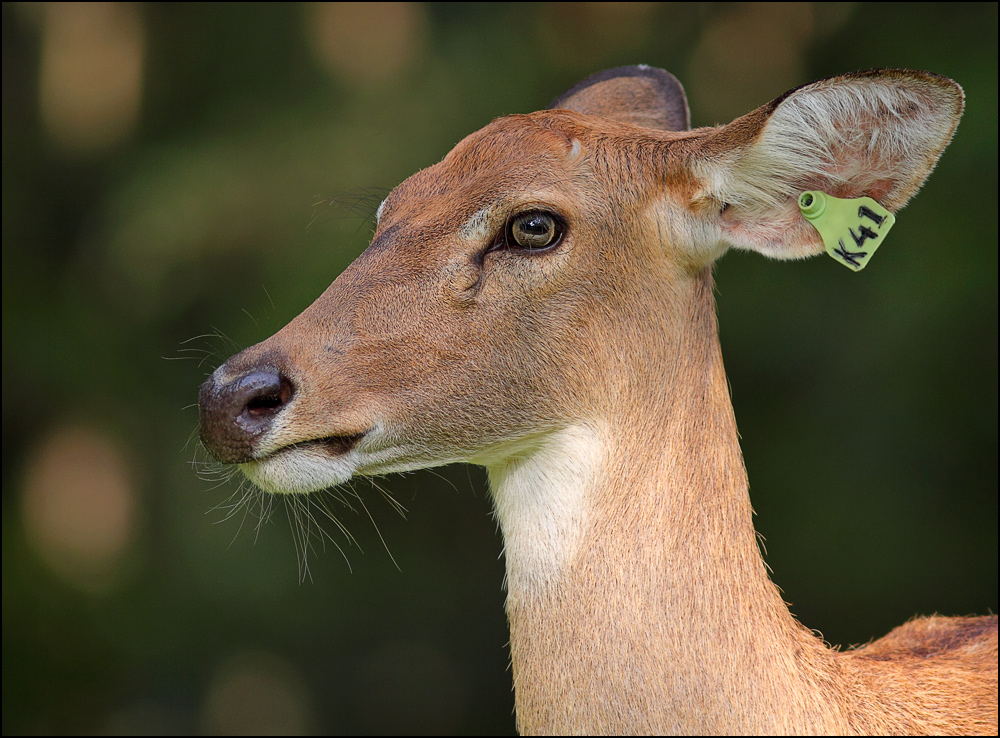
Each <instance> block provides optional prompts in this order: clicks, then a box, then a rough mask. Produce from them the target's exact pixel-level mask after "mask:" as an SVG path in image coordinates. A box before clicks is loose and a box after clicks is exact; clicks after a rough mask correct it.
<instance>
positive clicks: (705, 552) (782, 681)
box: [490, 270, 843, 734]
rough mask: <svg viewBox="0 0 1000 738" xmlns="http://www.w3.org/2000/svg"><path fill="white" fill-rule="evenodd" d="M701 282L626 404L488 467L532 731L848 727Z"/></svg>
mask: <svg viewBox="0 0 1000 738" xmlns="http://www.w3.org/2000/svg"><path fill="white" fill-rule="evenodd" d="M690 287H691V289H690V294H689V295H688V297H687V299H686V301H685V302H686V304H685V310H686V311H687V312H688V314H687V316H683V315H682V319H681V320H679V321H678V325H682V326H685V327H684V328H682V329H680V330H675V329H671V330H670V331H667V332H666V334H667V335H672V336H675V337H676V340H675V341H663V342H661V345H660V346H659V350H660V351H661V352H662V353H663V356H662V357H647V360H648V364H647V366H650V365H651V366H655V367H658V368H659V370H660V371H658V372H648V371H645V372H644V371H640V374H643V375H645V377H646V379H647V380H648V381H646V380H640V381H632V382H629V383H627V385H628V387H629V389H628V390H627V391H624V392H619V393H617V394H615V396H614V404H615V405H617V407H618V411H617V412H616V411H615V408H613V407H609V408H606V409H605V411H604V412H602V413H600V414H599V415H595V417H593V418H589V419H585V420H582V421H580V422H578V423H574V424H571V425H569V426H567V427H565V428H563V429H560V430H558V431H556V432H553V433H551V434H548V435H547V436H546V437H545V438H544V439H542V440H541V441H539V442H538V444H537V445H536V447H535V448H533V449H532V450H530V451H529V452H526V453H524V454H521V455H519V457H518V458H516V459H513V460H508V461H507V462H505V463H504V464H502V465H496V466H494V467H492V468H490V479H491V484H492V486H493V494H494V501H495V506H496V511H497V516H498V518H499V520H500V524H501V528H502V530H503V535H504V543H505V556H506V564H507V586H508V599H507V613H508V619H509V622H510V629H511V654H512V661H513V672H514V687H515V699H516V706H517V716H518V725H519V729H520V730H521V731H522V732H526V733H536V732H541V733H548V732H561V733H573V732H589V733H606V732H613V733H632V734H640V733H645V732H658V733H663V732H679V733H700V734H708V733H730V732H747V731H748V730H750V731H752V732H755V733H765V732H776V731H781V730H782V728H783V726H788V729H791V728H792V726H798V729H799V730H801V727H802V726H803V725H811V726H813V727H815V729H816V730H817V731H829V732H832V731H833V730H837V731H838V732H843V725H842V724H841V723H840V722H839V721H835V722H834V723H830V722H829V719H830V718H829V717H828V716H829V715H830V709H829V707H828V706H827V705H826V704H825V701H824V698H823V694H824V692H825V691H828V690H824V683H825V682H827V681H828V680H829V679H830V678H831V676H830V672H831V670H832V669H833V668H834V666H833V664H832V662H831V660H830V655H829V653H828V651H827V649H826V648H825V647H824V646H823V645H822V644H821V643H820V642H819V641H818V640H817V639H816V638H815V637H813V636H812V635H811V634H810V633H808V632H807V631H806V630H805V629H804V628H802V627H801V626H800V625H799V624H798V623H797V622H796V621H795V620H794V619H793V618H792V617H791V615H790V614H789V612H788V609H787V607H786V606H785V604H784V603H783V601H782V600H781V597H780V595H779V593H778V591H777V589H776V587H775V586H774V585H773V583H772V582H771V581H770V580H769V578H768V576H767V574H766V572H765V568H764V563H763V561H762V559H761V556H760V553H759V551H758V548H757V541H756V534H755V532H754V528H753V524H752V520H751V516H752V510H751V507H750V499H749V494H748V489H747V481H746V473H745V470H744V465H743V458H742V453H741V451H740V448H739V443H738V440H737V433H736V424H735V419H734V416H733V410H732V404H731V401H730V398H729V391H728V385H727V382H726V377H725V372H724V369H723V366H722V357H721V351H720V348H719V343H718V338H717V327H716V319H715V305H714V298H713V295H712V279H711V273H710V271H709V270H705V271H704V272H703V273H702V274H701V275H699V276H698V278H697V279H695V280H694V281H693V282H692V283H691V285H690ZM685 310H682V311H681V313H684V312H685ZM674 328H676V326H675V327H674ZM680 357H683V359H681V358H680ZM657 373H658V374H659V376H655V375H656V374H657ZM612 394H614V393H612ZM629 395H631V396H629Z"/></svg>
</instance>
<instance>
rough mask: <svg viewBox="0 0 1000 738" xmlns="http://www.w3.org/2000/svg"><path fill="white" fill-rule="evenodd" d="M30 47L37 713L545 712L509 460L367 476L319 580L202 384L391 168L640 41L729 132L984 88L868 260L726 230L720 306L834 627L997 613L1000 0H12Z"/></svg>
mask: <svg viewBox="0 0 1000 738" xmlns="http://www.w3.org/2000/svg"><path fill="white" fill-rule="evenodd" d="M74 8H75V9H74ZM2 53H3V456H4V459H5V460H6V463H5V464H4V465H3V732H4V733H5V734H9V733H40V734H48V733H90V732H102V733H120V734H135V733H138V734H147V733H150V734H151V733H171V734H172V733H182V734H184V733H205V732H207V733H247V732H279V733H298V732H302V733H324V734H325V733H377V734H384V733H388V734H393V733H398V732H416V733H419V732H427V733H441V732H453V733H463V732H469V733H505V732H508V733H509V732H511V731H512V730H513V717H512V707H513V698H512V694H511V688H510V675H509V672H508V669H507V667H508V654H507V651H506V647H505V644H506V641H507V634H506V624H505V619H504V614H503V598H504V595H503V591H502V588H501V584H502V578H503V563H502V560H501V559H500V555H501V542H500V540H499V537H498V535H497V533H496V531H495V525H494V522H493V520H492V519H491V518H490V516H489V501H488V493H487V490H486V485H485V476H484V474H483V473H482V471H481V470H479V469H476V468H465V467H452V468H447V469H443V470H439V471H437V472H425V473H420V474H413V475H409V476H406V477H396V478H389V479H385V480H379V481H378V486H377V487H374V486H373V485H371V484H370V483H366V482H361V483H358V484H357V485H356V487H355V488H354V492H355V493H356V496H355V497H350V496H348V498H347V499H349V500H350V501H351V502H352V504H353V508H347V507H344V506H343V505H339V503H337V502H335V501H334V502H332V503H331V504H332V505H333V508H334V510H335V512H336V513H337V516H338V517H339V519H340V520H341V521H342V522H343V523H344V524H345V525H347V526H348V527H349V529H350V531H351V533H352V534H353V535H354V536H355V537H356V539H357V540H356V542H355V543H352V542H351V541H349V540H348V539H347V538H345V536H344V535H343V534H342V533H341V532H340V531H339V530H338V529H337V526H335V525H334V524H333V523H332V522H330V521H326V522H325V525H324V528H325V529H326V530H327V532H328V534H329V536H330V540H327V541H326V546H325V549H326V550H325V553H324V552H323V551H322V550H316V551H313V552H311V553H310V554H309V557H308V561H307V564H308V568H309V572H308V576H307V577H306V581H305V583H304V584H300V581H299V567H301V565H302V560H301V553H299V554H298V555H297V553H296V548H295V546H296V542H295V540H294V538H293V536H292V535H291V534H290V532H289V530H288V529H287V528H286V527H285V525H284V522H283V519H284V518H285V516H286V514H285V513H286V511H284V510H282V509H281V507H282V505H281V504H280V503H275V510H274V514H273V515H272V516H271V518H270V519H269V520H267V521H266V522H264V523H263V524H259V520H258V516H257V515H256V514H255V513H254V512H251V513H250V514H249V515H247V516H245V517H243V516H242V515H237V516H235V517H234V518H233V519H226V513H227V509H228V508H227V505H228V504H232V502H233V501H234V500H231V499H230V495H232V494H234V493H236V494H237V495H239V494H240V493H239V492H237V485H236V483H235V482H225V481H222V482H221V483H212V482H208V481H205V480H204V479H201V478H199V477H198V475H197V473H196V472H197V463H196V462H197V461H199V460H203V459H204V454H203V452H199V451H198V449H197V441H196V426H197V408H196V406H195V400H196V396H197V389H198V386H199V384H200V383H201V382H202V381H203V379H204V378H205V377H206V376H207V375H208V373H210V371H211V370H212V369H213V368H214V367H215V366H216V365H218V364H219V363H221V361H223V360H224V359H225V357H226V356H228V355H229V354H230V353H232V352H233V351H235V350H236V349H238V348H241V347H243V346H246V345H249V344H251V343H254V342H256V341H258V340H261V339H263V338H265V337H267V336H268V335H270V334H271V333H272V332H273V331H274V330H276V329H277V328H279V327H280V326H281V325H283V324H284V323H285V322H287V321H288V320H289V319H291V318H292V317H294V316H295V315H296V314H297V313H298V312H299V311H300V310H301V309H303V308H304V307H305V306H306V305H308V304H309V302H310V301H311V300H312V299H313V298H314V297H315V296H317V295H318V294H319V293H320V292H321V291H322V290H323V288H324V287H325V286H326V285H327V284H328V283H329V282H330V281H331V280H332V279H333V278H334V277H335V276H336V275H337V273H338V272H339V271H340V270H341V269H342V268H343V267H344V266H345V265H346V264H347V263H349V262H350V260H351V259H352V258H354V257H355V256H356V255H357V254H358V253H360V251H361V250H362V249H363V248H364V246H365V244H366V240H367V238H368V237H369V235H370V232H371V225H372V219H371V217H370V215H371V213H372V212H373V211H374V209H375V207H376V206H377V204H378V202H379V200H380V199H381V197H382V196H383V195H384V193H385V192H387V191H388V190H389V189H391V188H392V187H393V186H394V185H395V184H397V183H398V182H400V181H401V180H403V179H404V178H405V177H406V176H408V175H409V174H411V173H412V172H413V171H415V170H417V169H418V168H420V167H424V166H427V165H429V164H431V163H433V162H435V161H437V160H438V159H440V158H441V157H442V156H443V155H444V154H445V153H446V152H447V151H448V150H449V148H450V147H451V146H453V145H454V143H455V142H457V141H458V140H459V139H461V138H462V137H463V136H464V135H466V134H467V133H469V132H471V131H473V130H475V129H476V128H479V127H481V126H482V125H484V124H486V123H487V122H489V121H490V120H491V119H492V118H493V117H496V116H499V115H503V114H506V113H513V112H526V111H530V110H536V109H538V108H541V107H544V106H545V105H547V104H548V102H549V101H550V100H551V99H552V98H554V97H555V96H556V95H557V94H558V93H560V92H562V91H563V90H565V89H567V88H568V87H569V86H571V85H572V84H573V83H575V82H576V81H578V80H579V79H581V78H582V77H584V76H586V75H587V74H590V73H592V72H594V71H597V70H599V69H602V68H606V67H610V66H616V65H620V64H627V63H636V62H642V63H647V64H652V65H656V66H661V67H665V68H667V69H670V70H672V71H673V72H674V73H675V74H677V76H678V77H679V78H680V79H681V80H682V81H683V82H684V83H685V84H686V85H687V87H688V90H689V95H690V99H691V106H692V113H693V119H694V121H695V123H696V125H707V124H714V123H717V122H726V121H728V120H731V119H732V118H734V117H736V116H738V115H740V114H742V113H744V112H746V111H747V110H749V109H751V108H752V107H755V106H756V105H759V104H763V103H764V102H766V101H768V100H769V99H771V98H772V97H774V96H776V95H778V94H780V93H782V92H783V91H785V90H786V89H788V88H789V87H792V86H794V85H798V84H801V83H804V82H807V81H809V80H811V79H816V78H819V77H823V76H829V75H834V74H839V73H843V72H846V71H851V70H855V69H864V68H874V67H890V66H891V67H913V68H922V69H929V70H932V71H935V72H938V73H941V74H945V75H948V76H950V77H952V78H954V79H956V80H958V81H959V82H960V83H961V84H962V85H963V86H964V87H965V90H966V93H967V96H968V107H967V111H966V114H965V118H964V121H963V123H962V125H961V126H960V128H959V130H958V134H957V136H956V138H955V141H954V142H953V144H952V145H951V147H950V148H949V149H948V151H947V152H946V153H945V155H944V157H943V159H942V161H941V163H940V165H939V167H938V169H937V171H936V172H935V173H934V175H933V176H932V177H931V178H930V180H929V181H928V184H927V185H926V187H925V189H924V191H923V193H922V194H921V195H919V196H918V197H917V198H916V199H915V201H914V202H913V203H912V204H911V205H910V206H909V207H908V208H907V209H906V210H905V211H903V212H902V213H901V215H900V218H899V223H898V225H897V226H896V230H895V231H894V232H893V235H892V238H891V239H890V242H889V243H888V244H887V246H886V247H884V248H883V249H882V250H880V252H879V253H878V255H877V258H876V259H875V260H874V263H873V264H872V265H871V266H870V267H869V268H868V269H867V270H866V271H865V273H864V274H862V275H855V274H851V273H849V272H848V271H847V270H845V269H842V268H839V267H837V266H835V265H834V264H833V262H832V261H830V260H828V259H814V260H811V261H809V262H803V263H768V262H766V261H765V260H764V259H761V258H759V257H755V256H748V255H742V254H730V255H728V256H726V257H725V258H724V259H723V260H722V261H721V262H720V264H719V267H718V271H717V274H718V291H719V311H720V322H721V325H722V339H723V346H724V351H725V354H726V358H727V366H728V369H729V374H730V378H731V383H732V387H733V397H734V402H735V405H736V413H737V418H738V420H739V421H740V428H741V432H742V434H743V437H744V443H743V446H744V451H745V454H746V457H747V466H748V469H749V473H750V480H751V485H752V492H753V500H754V505H755V507H756V510H757V513H758V519H757V522H758V527H759V529H760V531H761V532H762V533H763V534H764V536H765V537H766V539H767V559H768V562H769V564H770V565H771V566H772V568H773V569H774V572H775V579H776V581H777V582H778V584H779V585H780V586H781V587H782V589H783V591H784V594H785V597H786V599H788V600H789V601H790V602H791V603H792V609H793V611H794V612H795V613H796V614H797V615H798V616H799V617H800V618H801V619H802V621H803V622H804V623H806V624H807V625H809V626H810V627H813V628H816V629H818V630H820V631H822V633H823V634H824V636H825V637H826V638H827V640H829V641H831V642H834V643H843V644H850V643H857V642H864V641H866V640H868V639H869V638H871V637H874V636H878V635H881V634H883V633H884V632H886V631H888V630H889V629H890V628H891V627H893V626H894V625H897V624H899V623H901V622H903V621H904V620H906V619H907V618H909V617H910V616H912V615H914V614H917V613H930V612H942V613H948V614H970V613H986V612H996V608H997V247H996V241H997V237H996V221H995V218H996V202H997V6H996V4H971V5H959V4H954V3H949V4H920V5H907V4H900V3H896V4H886V5H866V4H855V3H814V4H812V3H801V4H764V5H754V4H746V5H744V4H728V3H727V4H720V5H713V4H694V5H685V4H658V3H571V4H530V5H526V4H500V3H496V4H484V3H473V4H451V3H448V4H441V5H436V4H431V5H419V4H418V5H399V4H392V3H387V4H375V5H371V6H366V7H364V8H361V9H359V8H356V7H353V6H338V5H305V6H297V5H292V4H272V5H256V4H252V5H236V4H208V5H183V4H181V5H175V4H151V5H141V6H132V5H119V6H110V5H102V4H68V3H67V4H59V3H54V4H40V5H31V4H4V6H3V52H2ZM991 213H992V215H991ZM991 244H992V245H991ZM177 359H185V360H183V361H180V360H177ZM192 462H195V463H192ZM382 491H385V492H386V493H387V494H391V496H392V497H394V498H395V499H397V500H399V501H400V502H401V503H402V504H403V505H405V506H406V507H407V508H408V510H409V512H408V514H407V517H408V519H407V520H403V519H401V518H400V517H398V516H397V515H396V514H395V513H394V512H393V511H392V506H391V505H390V504H387V502H386V500H385V499H384V498H383V494H382ZM236 499H238V496H237V498H236ZM227 500H228V502H227ZM300 512H301V511H300ZM313 512H314V513H315V514H319V513H316V510H315V509H314V510H313ZM373 523H374V525H373ZM376 528H377V530H376ZM383 540H384V541H385V545H386V546H387V547H388V550H389V551H391V558H390V556H389V555H388V554H387V553H386V549H385V548H384V547H383ZM310 542H311V544H312V545H314V546H315V547H316V548H317V549H320V548H322V547H321V546H320V544H321V543H322V542H323V538H322V537H321V536H320V535H318V534H316V535H314V536H313V537H312V539H311V541H310ZM337 548H341V549H343V556H341V553H340V552H338V551H337ZM361 550H363V551H364V554H362V552H361ZM345 559H346V561H345ZM394 562H395V563H394ZM396 564H398V569H397V566H396Z"/></svg>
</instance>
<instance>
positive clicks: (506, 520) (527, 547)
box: [489, 425, 606, 591]
mask: <svg viewBox="0 0 1000 738" xmlns="http://www.w3.org/2000/svg"><path fill="white" fill-rule="evenodd" d="M605 457H606V452H605V444H604V441H603V439H602V438H601V436H600V434H599V433H598V432H597V431H596V430H595V429H594V428H593V427H591V426H589V425H578V426H571V427H569V428H566V429H564V430H561V431H557V432H555V433H552V434H549V435H547V436H545V437H544V438H543V439H542V440H541V441H540V442H538V443H537V444H535V445H533V446H532V447H531V448H530V449H529V450H527V451H525V452H522V453H518V454H516V455H514V456H511V457H508V458H507V459H505V460H504V461H503V462H500V463H497V464H494V465H490V466H489V474H490V486H491V488H492V490H493V504H494V507H495V509H496V516H497V518H498V519H499V521H500V529H501V531H502V532H503V539H504V554H505V556H506V559H507V586H508V589H509V591H523V590H524V589H535V588H540V587H544V586H546V585H548V584H549V583H552V582H554V581H555V580H557V579H558V578H559V576H560V574H561V573H562V572H563V571H564V570H565V569H566V568H567V567H568V566H569V565H570V564H571V563H572V561H573V559H574V557H575V556H576V554H577V552H578V551H579V548H580V544H581V543H582V540H583V535H584V532H585V530H586V526H587V522H588V510H589V506H590V502H591V500H592V497H593V491H594V490H595V488H596V487H597V486H598V485H599V484H600V482H601V476H602V470H603V468H604V463H605Z"/></svg>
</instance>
